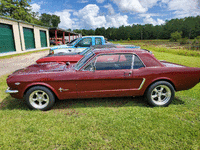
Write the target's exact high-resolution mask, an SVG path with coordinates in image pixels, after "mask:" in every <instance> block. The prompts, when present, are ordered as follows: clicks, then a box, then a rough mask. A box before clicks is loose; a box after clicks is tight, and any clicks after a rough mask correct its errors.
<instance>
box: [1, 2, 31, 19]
mask: <svg viewBox="0 0 200 150" xmlns="http://www.w3.org/2000/svg"><path fill="white" fill-rule="evenodd" d="M28 2H31V0H1V3H0V15H2V16H6V17H9V18H14V19H17V20H23V21H26V22H31V17H32V16H31V13H30V12H31V7H30V5H29V3H28Z"/></svg>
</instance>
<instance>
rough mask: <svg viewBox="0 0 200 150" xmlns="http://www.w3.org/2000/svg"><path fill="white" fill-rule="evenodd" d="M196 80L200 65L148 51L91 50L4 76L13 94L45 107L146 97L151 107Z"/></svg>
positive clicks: (199, 77)
mask: <svg viewBox="0 0 200 150" xmlns="http://www.w3.org/2000/svg"><path fill="white" fill-rule="evenodd" d="M199 81H200V68H192V67H186V66H182V65H178V64H173V63H169V62H165V61H159V60H157V59H156V58H155V57H154V56H153V55H152V54H151V53H149V52H148V51H146V50H138V49H137V50H136V49H135V50H134V49H129V48H110V49H109V50H108V49H95V50H93V51H90V52H89V53H87V54H86V55H84V57H83V58H82V59H81V60H80V61H78V63H76V64H70V65H66V64H65V63H55V62H51V63H41V64H33V65H31V66H29V67H27V68H24V69H20V70H18V71H15V72H14V73H13V74H11V75H9V76H8V78H7V84H8V87H9V88H8V89H7V90H6V92H7V93H10V94H11V96H12V97H14V98H18V99H22V98H25V100H26V103H27V105H28V106H29V108H31V109H39V110H48V109H50V108H51V107H52V106H53V104H54V102H55V99H56V98H58V99H60V100H63V99H73V98H94V97H115V96H142V95H144V96H145V99H146V100H147V101H148V103H149V104H150V105H152V106H168V105H169V104H170V103H171V101H172V100H173V98H174V95H175V91H180V90H188V89H190V88H192V87H194V86H195V85H196V84H198V83H199Z"/></svg>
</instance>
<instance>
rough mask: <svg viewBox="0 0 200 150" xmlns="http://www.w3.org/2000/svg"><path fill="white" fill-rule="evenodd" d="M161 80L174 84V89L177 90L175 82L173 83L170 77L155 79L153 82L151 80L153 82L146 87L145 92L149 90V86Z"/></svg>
mask: <svg viewBox="0 0 200 150" xmlns="http://www.w3.org/2000/svg"><path fill="white" fill-rule="evenodd" d="M159 81H166V82H169V83H170V84H171V85H172V86H173V88H174V90H175V91H176V87H175V85H174V83H173V82H172V81H171V80H170V79H168V78H161V79H156V80H153V82H151V83H150V84H149V85H148V86H147V88H146V89H145V92H144V93H146V91H147V90H148V88H149V87H150V86H151V85H152V84H154V83H156V82H159Z"/></svg>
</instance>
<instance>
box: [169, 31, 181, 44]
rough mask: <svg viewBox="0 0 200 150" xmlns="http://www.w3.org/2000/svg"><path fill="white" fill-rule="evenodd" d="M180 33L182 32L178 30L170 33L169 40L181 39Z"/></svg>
mask: <svg viewBox="0 0 200 150" xmlns="http://www.w3.org/2000/svg"><path fill="white" fill-rule="evenodd" d="M181 34H182V32H178V31H176V32H174V33H172V34H171V39H170V41H175V42H176V41H177V40H179V39H181Z"/></svg>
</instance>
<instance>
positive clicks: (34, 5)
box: [30, 3, 40, 12]
mask: <svg viewBox="0 0 200 150" xmlns="http://www.w3.org/2000/svg"><path fill="white" fill-rule="evenodd" d="M30 5H31V8H32V11H33V12H39V11H40V5H39V4H36V3H33V4H30Z"/></svg>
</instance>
